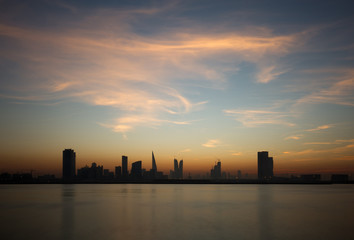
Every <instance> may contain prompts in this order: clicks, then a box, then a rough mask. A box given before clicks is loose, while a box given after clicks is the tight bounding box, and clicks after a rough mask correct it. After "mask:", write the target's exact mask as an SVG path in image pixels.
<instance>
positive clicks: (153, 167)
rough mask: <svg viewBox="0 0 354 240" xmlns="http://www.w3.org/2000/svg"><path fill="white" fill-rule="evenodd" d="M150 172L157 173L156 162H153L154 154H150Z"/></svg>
mask: <svg viewBox="0 0 354 240" xmlns="http://www.w3.org/2000/svg"><path fill="white" fill-rule="evenodd" d="M151 170H152V172H154V173H156V172H157V166H156V161H155V156H154V152H152V169H151Z"/></svg>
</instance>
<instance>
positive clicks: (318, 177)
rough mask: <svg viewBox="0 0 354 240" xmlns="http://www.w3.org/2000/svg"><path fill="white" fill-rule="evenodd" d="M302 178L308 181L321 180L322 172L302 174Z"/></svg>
mask: <svg viewBox="0 0 354 240" xmlns="http://www.w3.org/2000/svg"><path fill="white" fill-rule="evenodd" d="M300 179H301V180H302V181H306V182H313V181H320V180H321V174H302V175H301V176H300Z"/></svg>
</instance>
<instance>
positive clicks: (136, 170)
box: [130, 161, 142, 179]
mask: <svg viewBox="0 0 354 240" xmlns="http://www.w3.org/2000/svg"><path fill="white" fill-rule="evenodd" d="M141 165H142V164H141V161H137V162H133V163H132V169H131V171H130V176H131V177H132V178H134V179H139V178H141V177H142V169H141Z"/></svg>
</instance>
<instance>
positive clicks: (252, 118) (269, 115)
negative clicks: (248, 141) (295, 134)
mask: <svg viewBox="0 0 354 240" xmlns="http://www.w3.org/2000/svg"><path fill="white" fill-rule="evenodd" d="M224 113H225V114H226V115H228V116H232V117H234V118H235V120H237V121H239V122H241V123H242V124H243V125H244V126H245V127H257V126H262V125H268V124H276V125H286V126H290V127H291V126H294V125H295V124H293V123H291V122H289V121H288V120H287V119H288V118H289V117H290V114H288V113H282V112H276V111H268V110H238V109H229V110H224Z"/></svg>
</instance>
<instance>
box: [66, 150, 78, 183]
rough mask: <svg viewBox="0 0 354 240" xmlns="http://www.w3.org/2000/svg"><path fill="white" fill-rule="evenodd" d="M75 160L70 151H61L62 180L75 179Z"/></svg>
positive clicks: (73, 153)
mask: <svg viewBox="0 0 354 240" xmlns="http://www.w3.org/2000/svg"><path fill="white" fill-rule="evenodd" d="M75 159H76V154H75V152H74V150H72V149H65V150H64V151H63V179H64V180H72V179H74V178H75V172H76V167H75Z"/></svg>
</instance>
